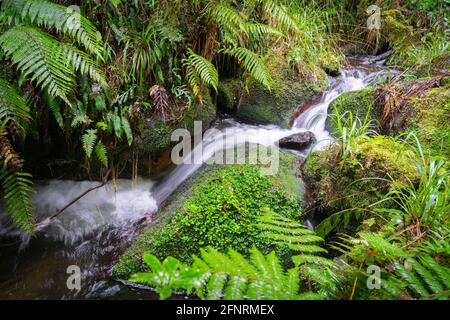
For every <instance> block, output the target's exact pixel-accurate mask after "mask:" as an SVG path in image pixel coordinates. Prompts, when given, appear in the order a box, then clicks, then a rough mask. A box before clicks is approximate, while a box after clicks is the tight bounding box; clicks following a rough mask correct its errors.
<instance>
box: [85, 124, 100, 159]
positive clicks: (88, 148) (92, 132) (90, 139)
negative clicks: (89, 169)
mask: <svg viewBox="0 0 450 320" xmlns="http://www.w3.org/2000/svg"><path fill="white" fill-rule="evenodd" d="M96 141H97V129H88V130H86V133H85V134H83V135H82V136H81V142H82V143H83V149H84V151H85V152H86V155H87V157H88V158H90V157H91V155H92V151H93V150H94V146H95V142H96Z"/></svg>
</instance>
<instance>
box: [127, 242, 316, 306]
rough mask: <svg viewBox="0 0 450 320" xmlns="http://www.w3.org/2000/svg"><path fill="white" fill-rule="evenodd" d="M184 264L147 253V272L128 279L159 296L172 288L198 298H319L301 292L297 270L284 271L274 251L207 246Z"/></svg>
mask: <svg viewBox="0 0 450 320" xmlns="http://www.w3.org/2000/svg"><path fill="white" fill-rule="evenodd" d="M193 259H194V262H193V263H192V265H191V266H185V265H183V264H182V263H181V262H179V261H178V260H176V259H174V258H172V257H169V258H167V259H166V260H165V261H164V262H163V263H161V262H159V260H158V259H157V258H156V257H154V256H152V255H149V254H145V255H144V261H145V262H146V263H147V265H148V267H149V268H150V272H149V273H138V274H135V275H133V276H132V278H131V279H130V281H132V282H138V283H143V284H147V285H151V286H154V287H156V288H155V289H156V291H157V292H159V293H160V295H161V298H163V299H164V298H167V297H170V295H171V294H172V291H173V290H175V289H183V290H187V291H188V292H195V293H196V294H197V295H198V296H199V297H200V298H201V299H221V298H223V299H226V300H231V299H233V300H241V299H252V300H256V299H258V300H261V299H280V300H281V299H284V300H287V299H319V298H321V297H322V296H321V295H319V294H315V293H312V292H306V293H301V292H300V283H299V278H298V269H297V268H293V269H290V270H288V271H284V270H283V268H282V267H281V264H280V262H279V260H278V258H277V256H276V255H275V253H274V252H272V253H269V254H268V255H267V256H264V255H263V254H262V253H261V252H260V251H259V250H257V249H256V248H253V249H252V251H251V254H250V259H249V260H247V259H246V258H245V257H244V256H242V255H241V254H240V253H238V252H236V251H234V250H232V249H229V250H228V253H227V254H224V253H221V252H218V251H217V250H215V249H213V248H211V247H208V248H206V249H201V250H200V256H199V257H198V256H194V257H193Z"/></svg>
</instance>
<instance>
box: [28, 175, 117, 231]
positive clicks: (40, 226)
mask: <svg viewBox="0 0 450 320" xmlns="http://www.w3.org/2000/svg"><path fill="white" fill-rule="evenodd" d="M110 173H111V170H109V171H108V172H107V173H106V175H105V177H104V178H103V180H102V183H101V184H99V185H98V186H95V187H92V188H89V189H87V190H86V191H84V192H83V193H82V194H80V195H79V196H78V197H76V198H75V199H73V200H72V201H70V202H69V203H68V204H67V205H65V206H64V207H63V208H62V209H60V210H58V212H56V213H55V214H53V215H52V216H50V217H48V218H45V219H44V220H43V221H41V222H38V223H36V224H35V229H34V230H35V231H39V230H42V229H43V228H44V227H46V226H47V225H48V224H49V223H50V221H51V220H52V219H54V218H56V217H57V216H59V215H60V214H61V213H63V212H64V211H66V210H67V209H68V208H70V207H71V206H72V205H74V204H75V203H76V202H78V201H79V200H80V199H81V198H83V197H84V196H85V195H87V194H88V193H90V192H92V191H94V190H97V189H100V188H102V187H104V186H105V184H106V183H107V182H108V177H109V174H110Z"/></svg>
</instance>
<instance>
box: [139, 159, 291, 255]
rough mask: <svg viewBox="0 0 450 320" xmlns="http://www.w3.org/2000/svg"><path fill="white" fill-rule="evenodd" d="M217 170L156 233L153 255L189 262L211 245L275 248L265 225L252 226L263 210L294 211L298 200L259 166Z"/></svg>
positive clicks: (151, 248)
mask: <svg viewBox="0 0 450 320" xmlns="http://www.w3.org/2000/svg"><path fill="white" fill-rule="evenodd" d="M217 174H218V176H216V175H211V177H210V178H209V179H207V180H206V181H204V182H203V183H201V184H199V185H197V186H194V188H195V190H197V192H194V194H195V196H193V197H192V198H191V199H189V200H188V201H187V202H186V203H184V205H183V207H182V208H181V209H180V210H178V211H177V212H176V213H175V216H174V217H173V218H172V220H171V222H170V223H169V224H168V225H165V226H163V227H162V228H160V229H159V230H157V231H156V232H155V233H153V236H152V237H151V242H150V243H149V246H148V247H147V250H148V251H149V252H150V253H152V254H155V255H157V256H158V257H161V258H163V257H165V256H167V254H170V255H173V256H174V257H176V258H181V260H183V261H188V260H189V259H190V256H191V255H192V254H195V253H197V252H198V249H199V248H201V247H205V246H208V245H209V246H213V247H214V248H216V249H218V250H225V249H227V248H229V247H230V248H233V249H235V250H236V251H238V252H241V253H245V252H246V251H247V250H248V248H249V247H251V246H253V245H255V246H257V247H258V248H261V249H262V248H264V249H265V250H267V249H268V248H270V247H272V246H271V245H270V243H271V241H269V240H268V239H266V238H261V236H260V234H261V231H260V229H259V228H257V227H256V226H255V225H254V224H253V223H254V219H255V218H256V217H258V216H259V215H260V214H261V211H262V208H263V207H265V206H268V207H270V208H271V209H272V210H274V211H275V212H279V213H282V214H283V215H295V214H296V212H298V210H299V207H298V204H297V203H296V202H295V201H294V200H293V199H291V198H288V197H286V195H285V192H284V191H283V190H281V189H280V188H277V187H276V186H275V185H274V183H273V182H272V180H271V179H270V178H268V177H266V176H264V175H262V173H261V171H260V168H259V167H252V166H249V165H244V166H239V167H234V166H233V167H227V168H224V169H223V170H221V171H219V172H218V173H217ZM271 188H274V190H271ZM266 248H267V249H266Z"/></svg>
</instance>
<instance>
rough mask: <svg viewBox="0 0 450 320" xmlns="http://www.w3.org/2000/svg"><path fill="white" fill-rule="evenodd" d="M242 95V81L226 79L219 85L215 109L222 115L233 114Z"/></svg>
mask: <svg viewBox="0 0 450 320" xmlns="http://www.w3.org/2000/svg"><path fill="white" fill-rule="evenodd" d="M241 94H242V81H241V80H239V79H227V80H225V81H221V82H220V84H219V94H218V96H217V109H218V110H219V111H220V112H222V113H228V114H231V113H234V112H235V111H236V110H235V108H236V107H237V105H238V102H239V98H240V96H241Z"/></svg>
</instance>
